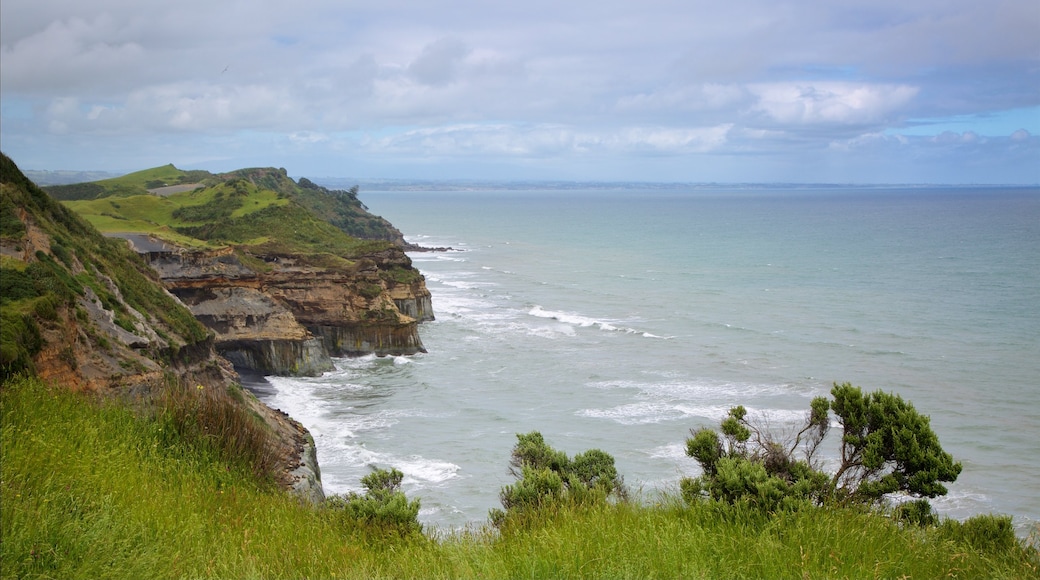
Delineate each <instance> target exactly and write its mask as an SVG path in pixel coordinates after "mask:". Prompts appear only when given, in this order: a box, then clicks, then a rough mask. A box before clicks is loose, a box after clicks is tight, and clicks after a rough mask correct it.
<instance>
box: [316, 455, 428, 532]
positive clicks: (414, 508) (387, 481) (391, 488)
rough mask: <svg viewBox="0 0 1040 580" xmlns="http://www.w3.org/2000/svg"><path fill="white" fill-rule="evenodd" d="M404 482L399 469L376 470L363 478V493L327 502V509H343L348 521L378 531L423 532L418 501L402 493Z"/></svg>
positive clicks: (330, 499) (350, 494)
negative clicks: (402, 482) (409, 498)
mask: <svg viewBox="0 0 1040 580" xmlns="http://www.w3.org/2000/svg"><path fill="white" fill-rule="evenodd" d="M402 479H404V474H402V473H401V472H400V471H398V470H397V469H389V470H387V469H376V470H374V471H372V473H369V474H368V475H366V476H365V477H362V478H361V485H363V486H364V487H365V493H364V494H358V493H355V492H351V493H349V494H347V495H345V496H333V497H330V498H328V499H327V500H326V501H325V505H326V507H327V508H328V509H332V510H342V512H343V513H344V514H346V515H347V516H348V517H349V519H351V520H353V521H357V522H360V523H362V524H364V525H365V526H367V527H369V528H372V529H374V530H377V531H384V532H391V533H396V534H399V535H402V536H404V535H410V534H416V533H420V532H421V531H422V524H420V523H419V500H417V499H416V500H411V501H409V500H408V498H407V497H406V496H405V494H404V492H403V491H401V481H402Z"/></svg>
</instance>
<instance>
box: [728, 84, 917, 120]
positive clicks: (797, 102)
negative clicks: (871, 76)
mask: <svg viewBox="0 0 1040 580" xmlns="http://www.w3.org/2000/svg"><path fill="white" fill-rule="evenodd" d="M748 90H749V91H750V92H751V93H752V94H753V95H754V96H755V97H756V99H757V102H756V103H755V104H754V105H753V106H752V110H753V111H756V112H760V113H763V114H765V115H766V116H767V117H768V118H769V119H771V120H773V121H776V122H778V123H783V124H795V125H797V124H857V125H858V124H865V123H877V122H881V121H885V120H886V119H889V118H890V116H891V115H893V114H894V113H898V112H899V111H900V110H901V109H903V108H904V107H906V106H907V105H908V104H909V103H910V102H911V101H912V100H913V98H914V97H915V96H916V95H917V93H918V89H917V88H916V87H911V86H907V85H887V84H865V83H848V82H807V83H801V82H784V83H767V84H755V85H750V86H749V87H748Z"/></svg>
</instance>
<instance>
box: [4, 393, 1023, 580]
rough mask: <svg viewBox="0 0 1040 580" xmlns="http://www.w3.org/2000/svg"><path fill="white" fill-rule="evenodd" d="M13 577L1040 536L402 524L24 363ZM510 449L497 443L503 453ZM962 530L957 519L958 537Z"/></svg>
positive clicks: (853, 549)
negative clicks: (316, 503) (289, 483)
mask: <svg viewBox="0 0 1040 580" xmlns="http://www.w3.org/2000/svg"><path fill="white" fill-rule="evenodd" d="M0 425H2V426H0V452H2V454H0V460H2V462H0V532H2V535H0V576H2V577H4V578H142V579H148V578H611V579H614V578H654V577H656V578H805V577H807V578H843V577H848V578H895V577H901V576H908V577H913V578H940V577H948V576H949V577H961V578H1034V577H1037V574H1038V560H1037V555H1036V552H1035V551H1033V550H1028V549H1025V548H1023V547H1022V546H1021V545H1018V544H1016V545H1014V546H995V545H991V544H989V543H986V542H985V541H981V540H980V539H979V537H978V536H977V535H970V534H969V535H965V534H957V533H951V532H950V531H947V532H942V531H941V528H916V527H901V526H899V525H898V524H897V523H895V522H893V521H892V520H890V519H888V518H885V517H881V516H878V515H876V514H872V513H867V512H860V511H854V510H829V509H815V508H814V509H807V510H803V511H798V512H793V513H780V514H774V515H772V516H770V515H768V514H763V513H762V512H760V511H756V510H752V509H743V508H739V507H732V506H722V505H715V504H698V505H695V506H686V505H683V504H682V503H680V502H679V501H677V500H670V499H664V500H661V501H659V502H657V503H645V504H639V503H618V504H606V503H604V504H599V505H594V506H583V507H570V508H555V509H554V508H551V507H550V508H547V509H545V510H543V511H541V512H538V513H535V514H533V515H532V517H530V518H528V519H526V520H525V521H524V522H523V525H517V526H513V527H510V528H507V529H505V530H503V531H502V532H501V533H498V532H492V531H490V530H489V529H487V528H477V529H473V530H470V531H467V532H460V533H457V534H449V533H443V532H440V533H438V532H430V533H427V534H426V535H422V534H410V535H405V536H400V535H396V534H386V533H382V532H381V531H380V530H379V529H368V528H365V527H364V526H361V525H360V524H358V523H357V522H356V521H354V520H352V519H351V518H350V517H349V514H347V513H346V512H345V511H344V510H335V509H325V508H316V507H312V506H309V505H305V504H302V503H300V502H298V501H296V500H294V499H292V498H290V497H289V496H287V495H286V494H284V493H282V492H280V491H278V490H277V489H276V488H275V487H274V486H273V485H270V484H266V483H263V482H261V481H258V480H257V478H256V477H255V476H254V474H253V470H252V468H251V467H249V466H248V465H244V464H242V463H241V462H237V461H228V460H227V458H226V457H223V456H222V455H221V453H215V452H214V451H213V449H212V448H207V447H206V446H205V445H198V444H197V442H193V441H192V440H191V437H185V436H183V435H181V434H177V433H174V434H171V433H169V432H167V429H169V428H170V427H169V424H168V423H167V422H166V421H163V420H157V419H142V418H140V417H138V416H135V415H134V414H133V413H131V412H130V411H128V410H126V409H124V408H121V407H117V406H114V405H98V404H96V403H94V402H92V401H91V400H89V399H87V398H85V397H84V396H82V395H75V394H70V393H67V392H64V391H62V390H60V389H51V388H48V387H46V386H45V385H43V384H41V383H40V382H38V381H36V380H31V379H18V380H14V381H10V382H8V383H7V384H5V385H4V386H3V387H0ZM506 459H507V458H503V462H505V461H506ZM962 536H964V537H962Z"/></svg>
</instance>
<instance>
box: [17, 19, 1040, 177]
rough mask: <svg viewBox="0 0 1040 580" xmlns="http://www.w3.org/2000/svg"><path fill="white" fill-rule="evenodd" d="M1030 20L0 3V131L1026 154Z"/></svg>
mask: <svg viewBox="0 0 1040 580" xmlns="http://www.w3.org/2000/svg"><path fill="white" fill-rule="evenodd" d="M1037 21H1040V5H1038V4H1037V3H1036V2H1035V0H993V1H992V2H987V3H979V2H969V1H967V0H953V1H950V0H918V1H915V2H912V3H907V2H905V1H899V0H848V1H844V2H840V3H823V4H820V3H786V4H784V3H780V4H778V3H775V2H769V1H767V0H747V1H746V2H740V3H709V2H697V1H694V2H690V1H683V0H653V1H650V2H645V3H642V4H639V5H638V6H636V5H634V4H631V3H624V2H617V3H610V2H608V3H603V2H597V3H593V2H591V0H574V1H573V2H565V3H560V2H552V1H548V0H529V1H528V2H525V3H522V4H521V3H483V4H473V3H471V2H464V1H462V0H428V1H425V2H415V1H409V0H386V1H384V2H379V3H359V2H342V1H337V0H307V1H305V2H302V3H297V4H286V3H283V2H274V1H273V0H256V1H255V2H252V3H249V4H241V3H228V2H213V1H212V0H205V1H204V0H181V1H179V2H176V3H141V2H138V1H134V0H75V1H74V0H34V1H33V2H28V1H18V0H14V1H12V2H3V3H2V4H0V39H2V40H0V57H2V64H3V66H2V67H0V96H2V97H3V100H2V103H0V113H2V115H3V117H2V119H0V120H2V122H0V134H2V137H3V140H4V147H5V150H7V152H8V153H9V154H14V155H15V156H16V158H17V157H18V156H19V155H23V156H31V158H33V159H38V160H40V162H41V163H43V162H46V161H47V159H48V157H47V156H48V155H50V156H52V157H55V158H57V157H59V156H60V158H62V159H70V160H76V159H77V155H80V156H86V155H88V153H89V152H87V151H84V150H83V149H82V148H80V149H74V147H77V146H79V147H82V146H80V145H78V144H81V143H90V144H93V145H91V146H89V147H93V148H94V149H95V150H101V149H104V150H108V151H111V152H112V154H111V155H110V156H109V157H106V158H105V159H119V160H120V162H124V160H125V163H127V164H129V167H130V168H133V166H134V163H133V161H132V160H133V159H135V158H138V157H140V158H144V157H145V153H148V154H149V156H148V158H149V159H151V158H152V156H151V155H152V152H145V151H142V146H141V142H142V140H148V139H150V138H154V140H149V141H148V142H149V143H150V145H149V146H152V147H154V146H155V145H154V144H155V143H168V144H169V145H168V146H167V145H163V146H162V147H161V148H160V149H161V151H162V152H163V153H164V154H169V155H178V154H181V155H184V156H185V157H186V158H192V159H221V158H225V157H226V155H225V153H224V152H225V151H227V150H235V151H239V152H241V155H242V156H246V155H252V156H254V157H256V158H257V159H258V160H259V159H262V158H263V157H264V156H266V155H269V154H271V153H272V152H276V150H275V149H272V148H271V146H270V143H281V144H283V145H284V146H286V147H289V148H290V150H296V149H292V148H294V147H295V148H297V149H301V148H305V149H307V150H308V151H311V152H312V153H313V154H314V155H313V158H314V159H317V158H319V157H320V156H319V155H318V154H319V153H320V152H321V151H322V148H329V151H347V150H349V151H351V152H352V154H354V155H358V156H360V157H361V159H360V160H359V161H358V163H363V162H364V159H363V158H364V156H366V155H372V156H375V157H373V159H374V158H376V157H378V159H380V161H381V162H382V163H384V164H383V165H382V167H385V168H390V167H396V168H397V169H395V171H408V164H409V163H413V162H416V160H421V159H423V157H422V156H423V155H431V156H432V155H436V156H437V158H438V159H440V160H442V161H444V160H448V159H449V158H450V159H455V160H457V161H458V163H457V164H454V165H451V166H452V167H455V168H459V170H460V171H464V170H465V163H472V164H476V163H482V164H483V166H485V167H505V166H507V165H508V164H509V163H513V162H515V161H517V160H523V162H524V163H525V165H524V169H525V172H527V173H526V174H529V173H530V172H531V171H537V168H538V167H539V165H538V163H542V164H543V165H541V167H545V168H547V169H546V171H549V170H550V169H549V168H559V167H563V166H567V164H568V163H570V162H574V165H575V166H577V165H579V163H578V162H579V161H580V164H583V165H581V166H582V167H586V168H587V170H588V171H590V172H592V171H594V164H593V162H592V161H591V160H593V159H596V160H598V161H597V162H598V163H600V164H601V167H602V168H603V169H604V171H606V170H607V169H610V170H611V171H612V172H615V173H616V172H618V171H620V169H619V168H624V169H625V171H628V172H630V173H631V175H632V176H636V175H642V176H645V177H653V176H656V175H660V174H661V170H662V169H663V168H664V164H667V163H671V161H669V160H672V159H674V160H675V169H674V171H675V172H681V171H682V170H683V167H689V168H693V167H694V166H697V164H696V163H693V162H692V160H694V159H697V158H698V157H697V156H698V155H700V156H711V159H713V161H712V162H711V163H708V162H705V163H704V164H702V165H700V166H699V167H700V168H701V171H693V170H692V169H691V170H690V171H691V178H694V177H697V176H698V175H702V174H703V169H704V168H708V169H713V168H719V170H720V171H721V170H722V169H721V168H727V171H730V172H731V174H732V175H733V176H734V178H736V179H740V180H744V179H747V178H748V170H747V169H746V167H745V166H746V165H748V164H753V165H754V167H755V168H756V169H755V171H758V172H761V175H762V178H763V179H768V178H769V175H767V174H766V172H767V171H774V169H775V171H776V173H777V174H780V173H784V171H786V170H781V169H780V168H783V167H786V165H785V164H792V165H791V167H792V168H796V169H798V170H801V171H806V172H811V171H817V169H815V165H814V164H807V163H805V162H804V159H811V155H812V154H816V155H821V154H826V155H839V154H842V152H844V154H848V155H852V154H853V152H854V151H859V152H862V151H865V150H878V151H880V149H869V147H867V145H868V143H874V145H873V147H880V145H879V144H884V150H885V151H889V152H891V151H895V150H897V149H898V148H899V147H905V148H911V149H915V150H920V151H930V152H932V153H935V154H938V153H937V152H940V151H946V152H948V153H949V152H951V151H954V150H955V148H956V147H960V148H962V149H963V148H967V147H981V148H984V149H986V150H987V151H989V150H994V151H995V150H996V149H995V148H997V147H1000V146H1009V144H1017V145H1018V146H1019V149H1017V150H1016V151H1035V149H1033V148H1032V146H1031V145H1030V144H1031V143H1034V142H1035V139H1036V138H1035V137H1034V135H1036V134H1038V133H1040V115H1037V114H1036V112H1037V111H1040V91H1038V90H1037V87H1038V86H1040V35H1037V34H1035V23H1036V22H1037ZM1011 111H1014V112H1015V113H1014V114H1013V115H1012V114H1011V113H1009V112H1011ZM1030 112H1032V115H1030V114H1029V113H1030ZM995 118H1002V119H1014V123H1013V124H1012V125H1010V127H1007V126H1005V125H1006V123H1003V122H1002V123H995V122H993V121H992V120H993V119H995ZM987 119H989V122H988V123H987V121H986V120H987ZM951 120H955V121H956V122H955V123H954V122H951ZM1007 123H1011V121H1010V120H1008V121H1007ZM911 128H912V129H914V134H913V135H910V134H909V131H910V129H911ZM1018 128H1021V129H1022V130H1023V131H1025V133H1023V134H1018V133H1015V135H1017V136H1013V137H1009V135H1010V134H1011V133H1012V131H1013V130H1014V129H1018ZM945 129H948V130H951V131H952V132H954V133H956V135H957V137H956V139H955V141H956V143H953V142H952V141H951V142H946V141H944V139H952V137H950V136H947V137H940V135H941V132H942V131H941V130H945ZM997 129H999V130H997ZM900 131H906V132H907V134H906V135H905V138H906V139H907V141H906V142H905V143H899V142H898V140H894V141H893V139H895V138H894V137H892V136H893V135H895V134H901V133H900ZM969 132H970V133H969ZM971 134H973V135H974V136H975V137H971V136H970V135H971ZM59 135H60V136H61V138H60V139H58V138H57V136H59ZM257 135H265V136H268V137H269V140H268V141H265V142H263V143H260V142H258V141H256V137H257ZM362 135H369V136H370V137H367V138H363V137H361V136H362ZM965 135H969V136H968V137H965ZM49 136H54V138H53V139H52V138H51V137H49ZM317 136H326V137H327V139H317ZM930 139H933V140H930ZM972 139H974V140H972ZM192 140H194V142H193V141H192ZM181 143H183V145H177V144H181ZM178 146H179V147H180V148H179V149H178V148H177V147H178ZM200 147H214V150H212V151H201V150H200ZM865 147H866V149H864V148H865ZM336 148H338V149H336ZM962 149H956V150H957V151H960V150H962ZM301 150H302V149H301ZM178 151H181V152H182V153H177V152H178ZM250 151H251V152H252V153H248V152H250ZM903 151H904V153H905V152H906V150H903ZM932 153H930V154H932ZM949 154H950V155H951V157H950V163H951V164H954V163H958V162H960V160H959V159H958V158H957V157H956V156H955V155H953V154H952V153H949ZM393 155H400V156H401V157H400V158H399V159H400V162H399V164H398V165H392V164H391V161H387V160H391V159H394V158H393ZM802 155H804V156H806V157H804V158H803V157H799V156H802ZM451 156H457V157H451ZM721 156H730V157H728V159H730V161H729V162H728V163H725V164H724V163H720V162H719V159H721ZM236 158H238V157H236ZM680 159H683V160H685V164H682V163H680V162H679V160H680ZM535 160H538V161H537V163H536V161H535ZM752 160H753V161H752ZM170 161H172V162H177V159H168V160H166V161H164V162H170ZM1033 161H1034V162H1036V163H1040V159H1036V160H1033ZM53 163H56V162H53ZM53 163H47V165H48V166H51V167H55V166H54V165H53ZM105 163H114V161H105ZM272 163H274V164H276V165H279V166H281V165H282V163H280V162H279V161H278V160H273V161H272ZM856 163H857V162H856V161H855V159H851V158H850V159H849V160H848V163H845V162H842V163H834V164H833V166H834V167H843V168H846V169H848V170H849V171H852V169H851V168H854V167H855V166H856ZM641 164H642V165H641ZM992 167H993V168H994V169H993V176H994V177H993V179H994V180H1001V179H1004V178H1005V176H1007V175H1012V174H1017V175H1026V176H1028V175H1031V173H1030V172H1028V171H1026V170H1024V169H1023V170H1019V171H1018V172H1017V173H1016V172H1014V171H1012V172H1009V171H1008V170H1007V169H1008V167H1007V165H1006V163H1003V162H997V161H994V162H993V165H992ZM96 168H98V169H105V167H96ZM771 168H773V169H771ZM909 170H910V169H907V171H909ZM927 170H928V171H933V172H935V171H937V169H935V167H932V168H931V169H927ZM820 171H822V170H820ZM922 171H925V169H922ZM673 177H674V176H673ZM934 177H935V178H936V179H940V178H941V179H943V180H946V179H947V177H946V176H940V175H938V174H936V175H935V176H934ZM805 179H808V180H812V179H814V178H813V176H812V175H810V174H809V173H807V174H806V176H805Z"/></svg>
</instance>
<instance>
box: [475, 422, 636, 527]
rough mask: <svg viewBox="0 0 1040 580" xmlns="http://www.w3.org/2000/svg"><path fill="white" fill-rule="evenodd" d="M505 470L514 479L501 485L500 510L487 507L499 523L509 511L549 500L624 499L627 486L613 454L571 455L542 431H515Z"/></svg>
mask: <svg viewBox="0 0 1040 580" xmlns="http://www.w3.org/2000/svg"><path fill="white" fill-rule="evenodd" d="M516 437H517V443H516V445H515V446H514V447H513V451H512V455H511V459H510V463H509V471H510V473H512V474H513V476H515V477H516V478H517V482H516V483H514V484H512V485H507V486H505V487H503V488H502V491H501V492H500V493H499V499H500V500H501V501H502V507H503V508H505V511H503V510H498V509H495V510H491V521H492V523H494V524H495V525H496V526H500V527H501V525H502V524H503V523H504V522H505V521H506V519H507V517H508V516H509V515H510V514H517V513H523V512H525V511H528V510H532V509H537V508H542V507H546V506H549V505H553V504H557V505H558V504H578V505H580V504H590V503H595V502H599V501H606V500H607V498H608V497H614V498H618V499H624V498H626V497H627V490H626V489H625V485H624V482H623V481H622V478H621V476H620V475H619V474H618V472H617V468H616V467H615V466H614V457H613V456H612V455H610V454H608V453H605V452H603V451H600V450H599V449H590V450H588V451H585V452H584V453H579V454H577V455H575V456H574V458H573V459H571V458H569V457H568V456H567V454H566V453H564V452H562V451H558V450H556V449H553V448H552V447H550V446H549V445H548V444H546V443H545V439H544V438H543V437H542V434H541V433H539V432H537V431H532V432H530V433H526V434H517V436H516Z"/></svg>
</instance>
